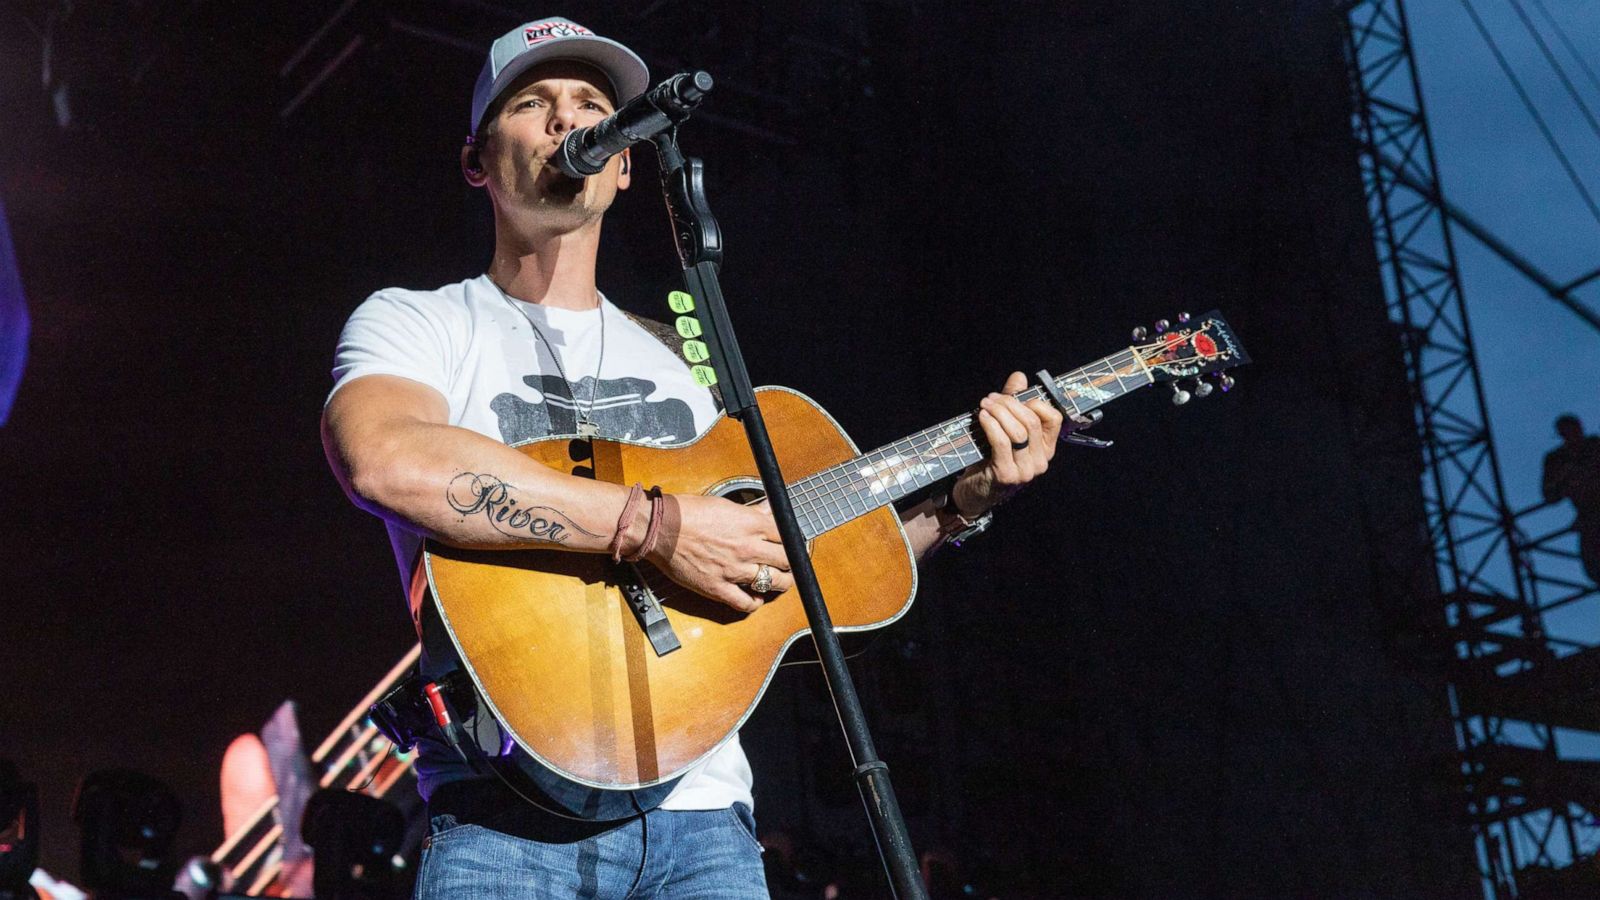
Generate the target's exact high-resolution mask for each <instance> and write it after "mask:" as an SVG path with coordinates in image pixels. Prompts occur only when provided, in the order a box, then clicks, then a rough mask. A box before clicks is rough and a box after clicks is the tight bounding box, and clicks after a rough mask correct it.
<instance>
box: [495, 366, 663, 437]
mask: <svg viewBox="0 0 1600 900" xmlns="http://www.w3.org/2000/svg"><path fill="white" fill-rule="evenodd" d="M522 380H523V382H524V383H525V384H527V385H528V387H531V388H533V389H534V390H536V391H538V392H539V397H540V399H539V400H537V401H535V402H532V403H529V402H528V401H526V400H523V399H522V398H521V397H518V396H517V395H516V394H512V393H509V392H507V393H504V394H500V395H499V396H497V397H495V398H494V399H493V400H491V401H489V408H490V409H491V410H494V414H495V416H496V417H498V418H499V420H500V439H501V440H503V441H505V442H506V443H507V444H515V443H517V442H519V441H526V440H530V439H533V438H542V437H549V436H550V435H552V434H577V433H578V407H579V405H581V406H582V407H583V408H585V409H588V408H589V391H590V390H591V389H594V410H593V411H592V412H590V414H589V420H590V421H591V422H593V423H594V424H595V426H596V427H597V428H599V429H600V433H601V434H602V435H605V436H606V437H608V438H615V439H619V440H630V441H647V442H649V443H652V444H677V443H682V442H684V441H687V440H690V439H692V438H693V437H694V435H695V431H694V412H693V411H692V410H691V409H689V404H687V403H685V402H683V401H682V400H679V399H676V398H673V397H669V398H667V399H665V400H657V401H649V400H646V399H645V398H646V397H648V396H650V395H651V394H653V393H655V390H656V383H655V382H653V381H650V380H649V379H645V378H602V379H600V386H599V387H598V388H594V383H595V382H594V377H593V376H591V375H585V376H583V380H582V381H580V382H578V386H577V390H576V391H574V390H573V388H572V386H571V385H570V384H568V383H567V381H566V379H564V378H562V377H560V376H559V375H528V376H525V377H524V378H523V379H522ZM574 393H576V394H577V396H579V397H581V398H582V399H581V400H579V401H576V402H575V401H574V400H573V399H572V398H573V394H574Z"/></svg>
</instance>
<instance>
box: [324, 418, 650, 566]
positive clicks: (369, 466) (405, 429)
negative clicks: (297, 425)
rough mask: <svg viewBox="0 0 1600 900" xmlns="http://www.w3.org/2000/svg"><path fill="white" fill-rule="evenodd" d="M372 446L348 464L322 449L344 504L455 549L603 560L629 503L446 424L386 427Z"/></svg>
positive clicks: (609, 487)
mask: <svg viewBox="0 0 1600 900" xmlns="http://www.w3.org/2000/svg"><path fill="white" fill-rule="evenodd" d="M369 441H371V442H372V443H369V444H368V445H367V446H365V447H363V451H364V452H363V453H362V454H361V457H363V458H359V459H355V460H350V459H345V458H343V455H342V454H340V453H338V452H337V450H336V448H335V447H334V446H333V444H332V442H329V459H330V462H331V463H332V464H333V467H334V470H335V472H337V473H339V475H340V481H341V482H342V483H343V484H344V486H345V490H346V492H347V493H348V494H349V495H350V498H351V500H353V501H354V502H355V503H356V505H358V506H360V507H361V508H363V509H366V510H368V511H369V512H372V513H374V514H376V515H378V516H381V517H383V518H385V519H389V520H392V521H397V522H400V523H403V524H405V525H406V526H407V527H409V528H412V529H414V530H416V531H418V532H420V533H422V534H424V535H427V536H428V537H431V538H434V539H436V540H439V541H441V542H443V543H446V544H450V545H453V546H458V547H472V548H485V549H518V548H529V547H547V548H552V549H556V548H561V549H568V550H579V551H603V550H605V549H606V548H607V546H608V545H609V544H610V542H611V538H612V535H613V534H614V533H615V531H616V527H617V517H618V516H619V515H620V514H621V511H622V507H623V504H624V503H625V502H626V499H627V495H628V489H627V488H625V487H622V486H620V485H614V484H608V483H605V482H597V481H593V480H591V479H586V478H578V477H575V476H572V475H567V474H564V473H561V472H557V471H555V470H553V469H550V468H547V467H545V466H543V465H540V464H539V463H537V462H534V461H533V460H531V459H528V458H527V457H526V456H523V455H522V454H521V453H519V452H517V451H516V450H513V449H512V448H510V447H508V446H506V445H505V444H502V443H500V442H499V441H496V440H494V439H492V438H489V437H485V436H484V435H480V434H477V433H476V432H473V431H469V430H467V429H464V428H458V427H455V426H451V425H438V424H432V423H427V422H420V421H411V422H406V423H401V424H393V425H389V426H386V427H385V428H384V429H383V432H382V434H381V437H380V436H376V435H374V436H371V437H370V438H369ZM374 444H375V445H374ZM642 511H644V510H641V512H642Z"/></svg>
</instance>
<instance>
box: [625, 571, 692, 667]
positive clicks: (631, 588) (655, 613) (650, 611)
mask: <svg viewBox="0 0 1600 900" xmlns="http://www.w3.org/2000/svg"><path fill="white" fill-rule="evenodd" d="M619 575H620V576H621V577H619V578H618V579H617V586H618V587H620V588H622V597H623V599H624V600H626V601H627V603H628V608H629V609H631V610H633V617H634V618H635V619H637V620H638V621H639V627H640V628H641V629H643V631H644V636H645V637H646V638H648V639H649V640H650V648H651V649H652V650H654V651H656V655H657V656H666V655H667V654H668V653H671V652H672V651H674V650H676V649H678V648H679V647H682V646H683V645H682V644H681V643H679V642H678V635H677V632H675V631H673V630H672V622H671V621H669V620H668V619H667V614H666V613H665V612H663V611H662V609H661V601H660V599H658V598H657V597H656V594H655V591H652V590H650V588H649V587H648V586H647V585H646V584H645V581H644V577H643V576H641V575H640V574H639V567H638V566H635V565H632V564H629V565H628V566H626V567H625V568H620V571H619Z"/></svg>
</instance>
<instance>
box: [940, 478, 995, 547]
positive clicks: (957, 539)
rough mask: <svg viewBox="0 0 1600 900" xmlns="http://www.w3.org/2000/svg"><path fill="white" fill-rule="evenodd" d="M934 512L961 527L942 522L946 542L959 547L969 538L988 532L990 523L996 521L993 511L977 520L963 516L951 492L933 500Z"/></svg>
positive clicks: (941, 529) (941, 527)
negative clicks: (952, 520)
mask: <svg viewBox="0 0 1600 900" xmlns="http://www.w3.org/2000/svg"><path fill="white" fill-rule="evenodd" d="M933 511H934V512H935V513H937V514H938V515H939V517H940V518H941V519H943V518H945V517H947V516H948V517H949V518H951V519H954V520H955V523H956V525H957V526H959V527H952V526H949V525H945V524H944V523H942V522H941V523H940V525H939V532H940V534H942V535H943V536H944V539H945V540H946V541H948V542H949V543H951V544H954V545H955V546H957V547H959V546H961V545H962V544H963V543H965V542H966V541H967V539H968V538H971V537H973V536H974V535H979V534H982V533H983V532H985V531H987V530H988V529H989V525H990V523H992V522H993V521H994V510H993V509H990V510H988V511H986V512H984V514H983V515H981V516H978V517H977V518H976V519H969V518H967V517H966V516H963V515H962V514H961V510H960V509H957V508H956V504H955V500H954V498H952V497H951V495H950V492H949V491H945V492H944V493H942V494H940V495H939V496H937V497H934V498H933Z"/></svg>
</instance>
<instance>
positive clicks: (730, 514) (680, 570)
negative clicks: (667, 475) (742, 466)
mask: <svg viewBox="0 0 1600 900" xmlns="http://www.w3.org/2000/svg"><path fill="white" fill-rule="evenodd" d="M670 499H671V500H672V501H673V502H676V503H677V506H678V516H677V519H678V521H677V528H676V533H663V534H662V535H661V537H660V538H659V539H658V540H657V541H656V545H655V547H654V548H653V549H652V550H651V552H650V553H648V554H647V555H646V557H645V558H646V559H647V560H648V561H649V562H650V563H651V564H652V565H654V566H655V567H656V568H658V569H660V570H661V571H662V572H665V573H666V574H667V577H669V578H671V579H672V580H673V581H675V582H677V583H678V584H680V585H683V586H684V587H686V588H688V589H690V590H692V591H694V592H695V593H697V594H701V595H704V596H706V597H710V598H711V599H713V600H717V601H720V602H722V603H725V604H727V605H728V606H731V607H733V608H734V609H737V610H739V611H740V612H752V611H754V610H756V609H759V608H760V607H761V604H762V603H763V602H765V597H766V596H772V595H776V594H780V593H782V592H784V591H787V590H788V589H789V588H791V587H793V586H794V577H793V576H792V575H791V574H790V573H789V557H788V556H787V555H786V554H785V553H784V550H783V544H782V543H781V542H780V539H779V537H778V526H777V524H776V523H775V522H774V521H773V519H772V512H771V511H770V510H769V509H768V508H767V505H766V504H765V503H762V504H760V505H757V506H744V505H743V504H739V503H735V502H733V501H731V500H725V499H723V498H721V497H702V496H698V495H694V494H674V495H671V498H670ZM649 513H650V509H649V506H648V505H644V506H642V507H641V509H640V510H639V511H638V512H636V513H635V514H634V522H633V524H632V526H631V527H630V529H629V534H628V535H627V538H629V540H628V541H627V543H626V544H625V546H627V547H628V548H630V549H632V548H636V547H638V546H639V544H640V543H641V542H642V541H643V540H644V539H645V538H644V536H645V534H646V532H647V530H648V528H649ZM763 566H766V567H767V568H768V571H767V573H766V574H767V576H768V577H769V578H770V580H771V584H770V586H769V589H768V590H767V591H765V592H756V591H755V590H754V589H753V588H752V587H751V585H752V583H753V582H755V581H756V579H757V578H758V577H760V575H761V574H762V572H761V568H762V567H763Z"/></svg>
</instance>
